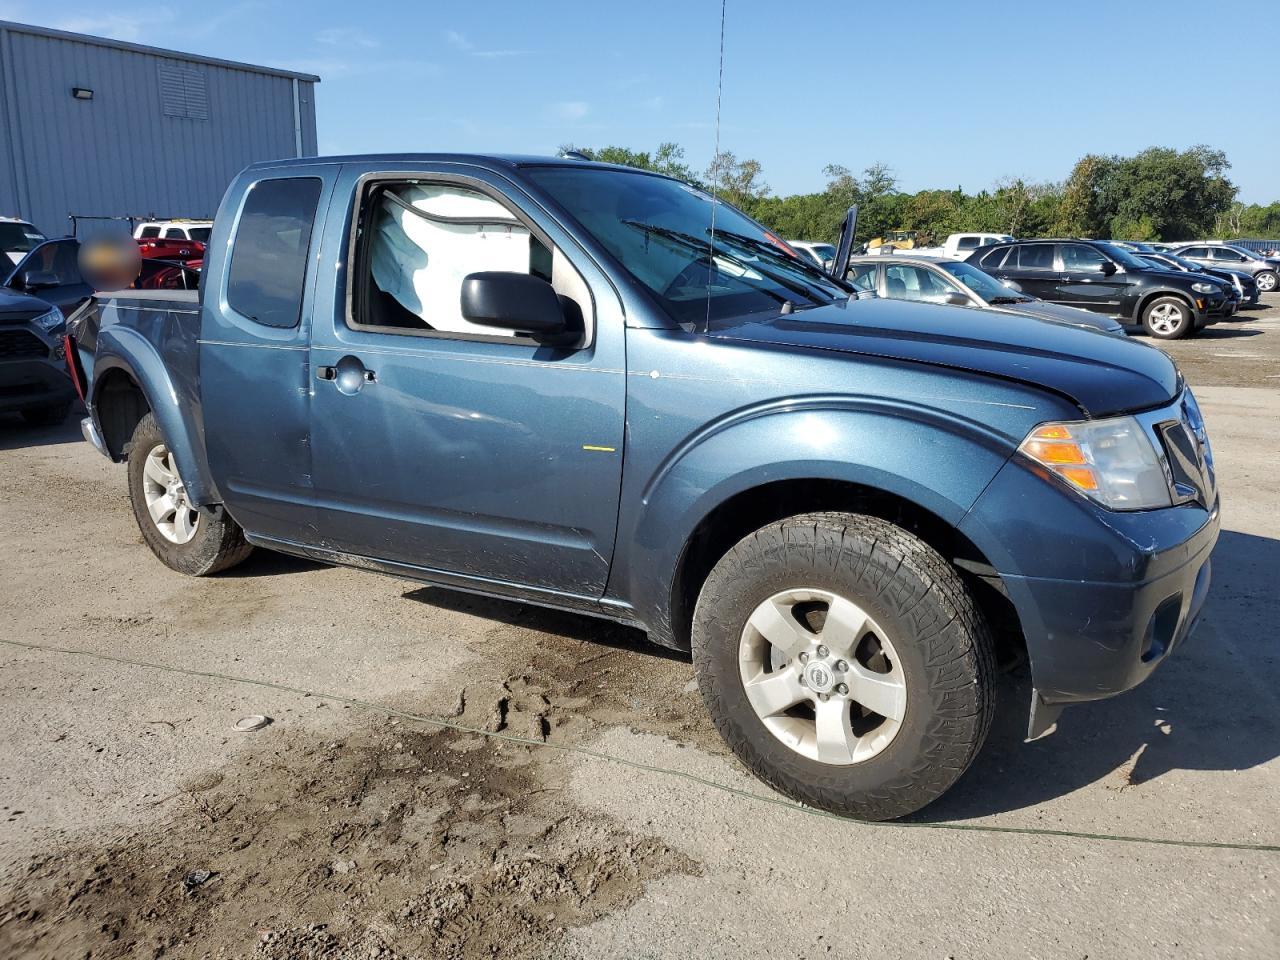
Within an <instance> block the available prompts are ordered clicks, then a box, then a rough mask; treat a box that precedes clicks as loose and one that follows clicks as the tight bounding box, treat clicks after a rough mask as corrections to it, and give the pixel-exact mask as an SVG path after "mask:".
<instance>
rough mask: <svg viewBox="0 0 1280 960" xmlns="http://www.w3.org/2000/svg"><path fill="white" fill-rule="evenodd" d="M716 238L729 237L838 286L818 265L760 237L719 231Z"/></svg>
mask: <svg viewBox="0 0 1280 960" xmlns="http://www.w3.org/2000/svg"><path fill="white" fill-rule="evenodd" d="M716 236H718V237H728V238H729V239H730V240H732V241H733V242H734V243H739V244H741V245H742V246H744V247H748V248H750V249H751V250H754V251H755V252H757V253H761V254H763V255H764V256H766V257H769V258H771V259H773V260H776V261H777V262H778V263H781V264H783V265H785V266H787V267H799V268H800V269H801V270H803V271H804V272H805V273H811V274H815V275H817V276H818V277H821V278H822V281H823V282H824V283H829V284H832V285H833V286H838V284H836V280H835V278H834V277H832V276H831V274H829V273H827V272H826V271H825V270H823V269H822V268H821V267H819V266H818V265H817V264H814V263H810V262H809V261H808V260H805V259H804V258H803V257H798V256H792V255H791V254H790V253H788V252H787V251H786V250H784V249H783V248H782V247H779V246H778V245H777V244H774V243H770V242H769V241H768V240H761V239H760V238H759V237H748V236H747V235H746V234H743V233H734V232H732V231H731V230H717V231H716ZM833 299H834V298H833Z"/></svg>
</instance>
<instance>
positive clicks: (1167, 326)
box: [1149, 303, 1184, 336]
mask: <svg viewBox="0 0 1280 960" xmlns="http://www.w3.org/2000/svg"><path fill="white" fill-rule="evenodd" d="M1149 317H1150V323H1151V330H1152V332H1154V333H1158V334H1163V335H1165V336H1167V335H1169V334H1171V333H1176V332H1177V330H1178V328H1179V327H1181V326H1182V321H1183V318H1184V314H1183V312H1182V308H1181V307H1179V306H1178V305H1177V304H1175V303H1162V304H1159V305H1158V306H1156V307H1155V308H1153V309H1152V311H1151V313H1150V314H1149Z"/></svg>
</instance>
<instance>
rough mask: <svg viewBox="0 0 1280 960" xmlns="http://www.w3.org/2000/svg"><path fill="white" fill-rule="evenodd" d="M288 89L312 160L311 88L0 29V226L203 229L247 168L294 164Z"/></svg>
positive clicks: (177, 58) (274, 77)
mask: <svg viewBox="0 0 1280 960" xmlns="http://www.w3.org/2000/svg"><path fill="white" fill-rule="evenodd" d="M295 83H296V87H297V99H298V120H299V121H300V128H301V129H300V134H301V136H300V139H301V146H302V150H301V153H302V155H303V156H314V155H315V153H316V118H315V117H316V115H315V102H314V84H313V83H311V82H310V80H306V79H297V78H296V77H294V76H290V75H285V74H283V73H281V74H271V73H264V72H257V71H254V70H252V69H249V68H244V67H239V66H236V65H232V64H225V63H220V62H219V63H215V62H206V61H201V60H197V59H187V58H184V57H182V56H181V55H176V54H169V53H168V52H167V51H152V50H147V49H140V48H130V47H129V45H124V44H115V43H114V42H112V41H105V42H103V41H96V40H95V39H93V38H78V37H76V36H75V35H72V34H57V33H55V32H49V31H39V32H36V31H33V32H26V30H25V29H24V28H22V27H19V26H17V25H7V24H0V124H2V125H0V131H2V132H3V140H0V216H4V215H9V216H19V217H23V218H24V219H28V220H31V221H32V222H33V223H35V224H36V226H38V227H40V228H41V229H42V230H43V231H45V233H47V234H48V235H50V236H57V235H62V234H64V233H67V232H69V229H70V223H69V221H68V220H67V215H68V214H71V213H75V214H99V215H103V214H107V215H150V214H156V215H158V216H161V217H193V218H208V217H212V216H213V214H214V212H215V210H216V209H217V206H218V201H219V200H220V199H221V197H222V193H223V191H224V190H225V189H226V186H227V184H228V183H229V182H230V181H231V179H232V177H234V176H235V174H237V173H238V172H239V171H240V170H242V169H243V168H244V167H245V166H247V165H248V164H250V163H253V162H254V161H258V160H271V159H276V158H279V157H292V156H296V155H297V154H298V149H297V138H296V133H295V114H294V96H295ZM72 87H87V88H89V89H91V90H92V91H93V99H92V100H77V99H75V98H74V97H73V96H72V94H71V88H72ZM201 94H203V96H202V95H201ZM202 117H207V119H202ZM82 232H83V228H82Z"/></svg>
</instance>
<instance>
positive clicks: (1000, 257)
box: [979, 247, 1018, 270]
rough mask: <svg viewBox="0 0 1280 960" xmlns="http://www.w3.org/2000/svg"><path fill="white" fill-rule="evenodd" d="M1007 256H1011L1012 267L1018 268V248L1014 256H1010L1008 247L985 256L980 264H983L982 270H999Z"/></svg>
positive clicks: (1015, 248)
mask: <svg viewBox="0 0 1280 960" xmlns="http://www.w3.org/2000/svg"><path fill="white" fill-rule="evenodd" d="M1006 256H1009V259H1010V266H1015V267H1016V266H1017V265H1018V248H1017V247H1014V248H1013V254H1012V256H1010V254H1009V249H1008V248H1007V247H998V248H996V249H995V250H992V251H991V252H990V253H988V254H984V255H983V257H982V259H981V260H980V261H979V263H981V264H982V269H984V270H998V269H999V268H1000V265H1001V264H1003V263H1004V258H1005V257H1006Z"/></svg>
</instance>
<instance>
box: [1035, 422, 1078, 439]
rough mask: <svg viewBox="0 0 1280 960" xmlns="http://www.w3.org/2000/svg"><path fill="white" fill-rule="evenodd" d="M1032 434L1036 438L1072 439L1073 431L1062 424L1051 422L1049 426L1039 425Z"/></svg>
mask: <svg viewBox="0 0 1280 960" xmlns="http://www.w3.org/2000/svg"><path fill="white" fill-rule="evenodd" d="M1031 436H1032V437H1034V438H1035V439H1036V440H1070V439H1071V431H1070V430H1068V429H1067V428H1066V427H1064V426H1062V425H1061V424H1058V423H1051V424H1048V425H1047V426H1043V427H1037V428H1036V431H1035V432H1034V433H1033V434H1031Z"/></svg>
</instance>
